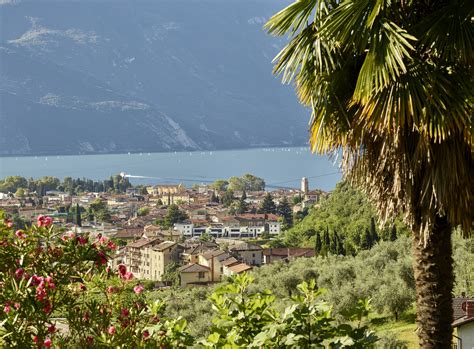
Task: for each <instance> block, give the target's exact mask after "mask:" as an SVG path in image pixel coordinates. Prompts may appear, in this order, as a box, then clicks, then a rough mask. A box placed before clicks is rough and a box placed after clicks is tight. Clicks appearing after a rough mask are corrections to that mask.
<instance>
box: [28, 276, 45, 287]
mask: <svg viewBox="0 0 474 349" xmlns="http://www.w3.org/2000/svg"><path fill="white" fill-rule="evenodd" d="M43 280H44V278H43V277H42V276H38V275H33V276H32V277H31V285H32V286H37V285H39V284H40V283H41V282H43Z"/></svg>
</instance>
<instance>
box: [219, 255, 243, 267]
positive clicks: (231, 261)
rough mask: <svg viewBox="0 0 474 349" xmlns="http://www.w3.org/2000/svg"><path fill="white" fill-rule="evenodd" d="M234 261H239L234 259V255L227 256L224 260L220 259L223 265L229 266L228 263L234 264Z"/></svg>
mask: <svg viewBox="0 0 474 349" xmlns="http://www.w3.org/2000/svg"><path fill="white" fill-rule="evenodd" d="M236 263H239V261H238V260H237V259H235V258H234V257H230V258H227V259H226V260H224V261H222V265H223V266H226V267H227V266H230V265H234V264H236Z"/></svg>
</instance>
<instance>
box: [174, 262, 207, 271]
mask: <svg viewBox="0 0 474 349" xmlns="http://www.w3.org/2000/svg"><path fill="white" fill-rule="evenodd" d="M178 270H179V271H180V272H181V273H199V272H206V271H210V270H211V269H210V268H208V267H206V266H204V265H201V264H196V263H192V264H188V265H185V266H184V267H181V268H179V269H178Z"/></svg>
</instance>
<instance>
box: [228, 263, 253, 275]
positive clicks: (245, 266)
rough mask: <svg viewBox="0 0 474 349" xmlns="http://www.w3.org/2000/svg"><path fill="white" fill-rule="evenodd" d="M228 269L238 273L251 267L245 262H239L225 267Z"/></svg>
mask: <svg viewBox="0 0 474 349" xmlns="http://www.w3.org/2000/svg"><path fill="white" fill-rule="evenodd" d="M227 268H228V269H229V270H230V271H233V272H234V273H237V274H240V273H242V272H244V271H247V270H250V269H252V267H251V266H250V265H248V264H245V263H239V264H235V265H231V266H230V267H227Z"/></svg>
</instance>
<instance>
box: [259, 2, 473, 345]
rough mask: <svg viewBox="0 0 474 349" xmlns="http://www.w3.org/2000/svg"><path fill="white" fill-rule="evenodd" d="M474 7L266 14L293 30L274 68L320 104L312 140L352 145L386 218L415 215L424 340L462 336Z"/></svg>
mask: <svg viewBox="0 0 474 349" xmlns="http://www.w3.org/2000/svg"><path fill="white" fill-rule="evenodd" d="M473 8H474V1H472V0H439V1H435V0H418V1H415V0H399V1H393V0H390V1H389V0H298V1H296V2H294V3H293V4H291V5H289V6H288V7H286V8H285V9H283V10H282V11H280V12H278V13H277V14H275V15H274V16H273V17H272V18H271V19H270V20H269V21H268V23H267V24H266V28H267V30H268V31H269V32H270V33H271V34H273V35H277V36H282V35H286V34H288V35H289V36H290V41H289V43H288V44H287V45H286V47H284V48H283V50H282V51H281V52H280V53H279V54H278V56H277V57H276V58H275V69H274V72H275V73H276V74H281V75H282V77H283V81H284V82H285V83H290V82H293V83H294V84H295V87H296V92H297V95H298V97H299V99H300V101H301V103H303V104H304V105H306V106H308V107H310V108H311V110H312V115H311V121H310V144H311V148H312V150H313V151H315V152H319V153H331V152H338V151H340V150H341V151H342V154H343V155H342V159H343V161H342V162H343V167H344V171H345V174H346V175H347V176H348V177H349V178H350V179H351V180H352V182H353V183H354V184H356V185H358V186H359V187H361V188H362V189H363V190H364V191H365V192H366V193H367V194H368V196H369V198H370V199H371V200H372V201H373V202H374V203H375V204H376V207H377V209H378V212H379V214H380V217H381V220H382V222H384V221H387V220H390V218H392V217H394V216H395V215H398V214H403V216H404V218H405V221H406V223H407V224H408V225H409V226H410V228H411V230H412V232H413V252H414V257H415V258H414V259H415V262H414V271H415V280H416V293H417V297H416V304H417V324H418V336H419V339H420V345H421V347H422V348H449V347H450V343H451V340H452V329H451V321H452V305H451V297H452V295H451V292H452V286H453V281H454V276H453V268H452V262H453V261H452V257H451V252H452V249H451V231H452V229H453V227H454V226H457V225H461V226H462V228H463V231H464V232H465V233H466V234H469V233H470V231H471V230H472V227H473V216H474V209H473V207H474V188H473V187H474V184H473V180H472V178H474V161H473V152H474V146H473V144H474V138H473V126H474V125H473V117H472V115H473V104H474V77H473V69H474V64H473V63H474V50H473V47H474V42H473V41H474V25H473V18H474V9H473Z"/></svg>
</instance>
